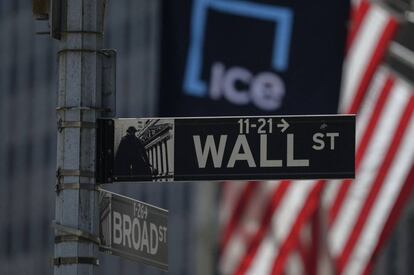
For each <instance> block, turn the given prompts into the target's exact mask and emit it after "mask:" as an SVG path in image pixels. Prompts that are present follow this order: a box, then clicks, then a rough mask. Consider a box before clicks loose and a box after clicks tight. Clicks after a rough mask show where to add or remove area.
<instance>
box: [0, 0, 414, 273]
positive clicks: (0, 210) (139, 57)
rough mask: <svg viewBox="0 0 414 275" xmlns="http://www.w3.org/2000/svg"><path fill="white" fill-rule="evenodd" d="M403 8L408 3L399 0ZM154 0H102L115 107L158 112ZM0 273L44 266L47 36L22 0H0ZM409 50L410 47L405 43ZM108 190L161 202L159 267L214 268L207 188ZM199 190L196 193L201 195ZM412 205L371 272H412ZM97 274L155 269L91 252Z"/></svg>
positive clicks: (50, 168)
mask: <svg viewBox="0 0 414 275" xmlns="http://www.w3.org/2000/svg"><path fill="white" fill-rule="evenodd" d="M401 3H403V4H404V3H405V4H406V5H407V7H408V6H410V4H409V1H408V0H407V1H401ZM160 5H161V1H160V0H122V1H109V3H108V7H107V17H106V30H107V32H106V33H105V35H106V38H105V39H106V47H108V48H114V49H116V50H117V51H118V68H117V91H118V94H117V115H118V116H119V117H147V116H153V115H155V114H156V113H157V110H156V108H155V106H156V102H157V100H158V96H157V90H158V86H157V85H158V78H157V76H158V74H159V67H158V65H157V64H158V58H159V54H158V53H159V51H158V49H159V46H160V36H159V34H160V31H159V30H160V26H159V22H160V20H159V18H160V10H161V9H160ZM0 15H1V17H0V121H1V123H0V125H1V127H2V128H1V129H2V135H1V136H0V156H1V159H0V176H1V180H0V182H1V183H0V188H1V189H0V274H6V275H14V274H16V275H17V274H36V275H37V274H39V275H40V274H42V275H43V274H52V265H51V259H52V257H53V230H52V229H51V227H50V225H51V221H52V219H53V217H54V207H55V201H54V199H55V194H54V185H55V169H56V161H55V158H56V119H55V107H56V106H55V105H56V96H55V94H56V89H57V56H56V51H57V48H56V42H53V41H52V40H51V39H50V38H49V37H48V36H46V35H43V36H39V35H38V36H36V35H35V32H36V31H42V30H45V29H41V27H40V29H38V27H37V26H36V24H35V23H34V20H33V19H32V14H31V4H30V1H27V0H3V1H0ZM411 50H414V49H411ZM110 190H112V191H115V192H119V193H121V194H124V195H128V196H131V197H134V198H135V199H139V200H143V201H145V202H148V203H151V204H154V205H157V206H160V207H163V208H166V209H168V210H169V211H170V216H169V238H170V239H169V247H170V251H169V262H170V271H169V273H168V274H177V275H178V274H179V275H186V274H214V253H212V252H214V249H215V246H214V241H215V238H214V234H215V233H214V230H211V229H214V221H215V215H216V214H217V211H218V210H217V209H216V208H214V207H217V206H215V205H212V204H211V203H209V202H211V201H214V199H215V196H216V193H215V190H214V188H211V187H210V188H209V187H206V186H205V185H201V184H189V183H187V184H180V183H176V184H174V185H166V184H165V183H154V184H151V185H136V184H123V185H118V186H113V187H110ZM201 194H202V195H201ZM412 232H414V203H413V202H411V203H410V206H409V207H408V208H407V209H406V211H405V212H404V215H403V217H402V219H401V221H400V222H399V224H398V227H397V229H396V230H395V232H394V234H393V236H392V238H391V240H390V242H389V243H388V245H387V247H386V249H385V250H384V251H383V252H382V253H381V255H379V256H378V257H379V259H380V260H379V261H378V264H377V266H376V269H375V274H379V275H382V274H384V275H385V274H387V275H388V274H402V275H403V274H414V262H413V261H412V260H411V257H412V256H411V255H412V254H413V252H414V237H413V234H412ZM100 260H101V266H100V267H99V271H98V273H99V274H104V275H105V274H161V272H160V271H158V270H156V269H154V268H151V267H146V266H144V265H143V264H139V263H135V262H130V261H127V260H123V259H120V258H118V257H114V256H107V255H104V254H101V255H100Z"/></svg>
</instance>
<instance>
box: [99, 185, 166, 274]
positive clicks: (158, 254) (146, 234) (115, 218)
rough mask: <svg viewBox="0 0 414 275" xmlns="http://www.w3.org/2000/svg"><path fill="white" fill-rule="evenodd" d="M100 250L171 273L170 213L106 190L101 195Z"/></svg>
mask: <svg viewBox="0 0 414 275" xmlns="http://www.w3.org/2000/svg"><path fill="white" fill-rule="evenodd" d="M99 209H100V239H101V245H100V249H101V250H102V251H105V252H108V253H110V254H113V255H117V256H121V257H125V258H128V259H130V260H134V261H138V262H143V263H145V264H148V265H151V266H154V267H157V268H160V269H162V270H165V271H167V270H168V243H167V233H168V226H167V223H168V211H167V210H164V209H161V208H158V207H155V206H152V205H149V204H146V203H143V202H140V201H137V200H133V199H130V198H127V197H124V196H121V195H118V194H114V193H111V192H108V191H105V190H101V193H100V202H99Z"/></svg>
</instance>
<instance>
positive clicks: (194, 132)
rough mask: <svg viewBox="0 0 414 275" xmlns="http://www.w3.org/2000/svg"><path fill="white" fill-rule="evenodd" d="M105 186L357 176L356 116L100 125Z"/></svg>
mask: <svg viewBox="0 0 414 275" xmlns="http://www.w3.org/2000/svg"><path fill="white" fill-rule="evenodd" d="M98 132H99V134H98V150H97V152H98V158H97V159H98V167H97V171H98V175H97V176H98V181H99V182H102V183H109V182H118V181H195V180H253V179H257V180H259V179H268V180H274V179H321V178H324V179H328V178H353V177H354V154H355V116H352V115H319V116H263V117H260V116H258V117H253V116H252V117H207V118H205V117H202V118H201V117H200V118H151V119H104V120H98Z"/></svg>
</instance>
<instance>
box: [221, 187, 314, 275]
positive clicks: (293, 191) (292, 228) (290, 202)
mask: <svg viewBox="0 0 414 275" xmlns="http://www.w3.org/2000/svg"><path fill="white" fill-rule="evenodd" d="M255 184H256V185H254V186H255V187H254V188H253V190H251V189H250V191H249V192H252V193H253V194H251V195H249V196H250V200H248V201H247V202H246V201H245V203H247V205H246V206H245V208H244V211H243V212H244V213H243V214H242V215H241V216H239V221H238V225H237V227H232V226H231V225H230V224H231V222H228V223H227V224H226V225H225V226H224V228H225V229H224V231H225V230H228V228H233V231H232V234H231V238H230V239H229V240H227V241H226V242H222V246H221V257H220V272H221V273H222V274H280V273H281V272H282V271H283V270H284V268H285V264H286V263H287V261H288V260H289V258H288V257H286V256H288V255H290V252H292V251H294V249H295V248H296V246H297V244H298V236H299V234H300V231H301V228H302V227H303V226H304V224H306V222H307V221H308V220H309V218H310V215H311V214H312V213H314V212H315V211H314V210H315V209H316V208H317V206H318V203H319V196H320V192H321V191H322V182H321V181H294V182H292V181H275V182H260V183H255ZM248 186H249V184H247V185H245V188H244V191H245V190H249V187H248ZM317 186H318V188H316V187H317ZM242 192H243V191H242ZM246 193H248V192H246ZM246 193H244V196H243V195H241V196H240V197H245V194H246ZM235 207H237V206H235ZM229 220H231V218H230V219H229ZM223 236H225V234H224V235H223Z"/></svg>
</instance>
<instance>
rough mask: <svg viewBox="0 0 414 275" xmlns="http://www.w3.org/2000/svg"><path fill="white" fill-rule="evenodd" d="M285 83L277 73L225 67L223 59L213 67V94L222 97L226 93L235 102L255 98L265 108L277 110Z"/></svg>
mask: <svg viewBox="0 0 414 275" xmlns="http://www.w3.org/2000/svg"><path fill="white" fill-rule="evenodd" d="M284 95H285V84H284V83H283V80H282V79H281V78H280V77H279V76H278V75H276V74H274V73H271V72H261V73H259V74H258V75H256V76H254V75H253V74H252V73H251V72H250V71H249V70H247V69H246V68H243V67H232V68H229V69H228V70H227V71H226V68H225V67H224V65H223V64H222V63H214V64H213V66H212V67H211V80H210V96H211V98H212V99H216V100H217V99H220V98H221V97H222V96H224V98H225V99H227V100H228V101H229V102H231V103H233V104H236V105H247V104H249V103H250V102H252V103H253V104H254V105H256V106H257V107H258V108H260V109H262V110H265V111H274V110H276V109H278V108H279V107H280V106H281V104H282V99H283V97H284Z"/></svg>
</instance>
